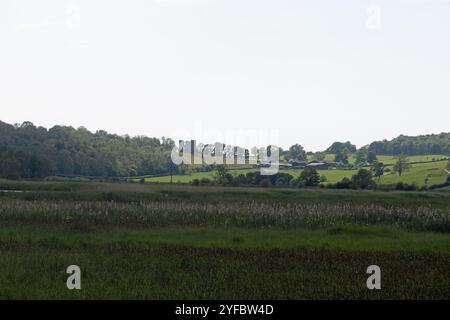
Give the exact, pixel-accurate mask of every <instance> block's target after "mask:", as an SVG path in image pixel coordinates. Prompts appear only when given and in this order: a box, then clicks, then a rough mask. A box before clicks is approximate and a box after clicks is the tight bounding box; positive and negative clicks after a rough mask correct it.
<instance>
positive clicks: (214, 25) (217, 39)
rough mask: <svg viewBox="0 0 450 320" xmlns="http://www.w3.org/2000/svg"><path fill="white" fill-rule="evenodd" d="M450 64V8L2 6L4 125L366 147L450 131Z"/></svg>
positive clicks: (244, 0)
mask: <svg viewBox="0 0 450 320" xmlns="http://www.w3.org/2000/svg"><path fill="white" fill-rule="evenodd" d="M449 57H450V1H447V0H386V1H381V0H373V1H365V0H353V1H351V0H341V1H338V0H336V1H323V0H309V1H301V0H296V1H294V0H290V1H288V0H276V1H275V0H272V1H266V0H128V1H125V0H122V1H118V0H86V1H83V0H79V1H63V0H2V1H1V2H0V111H1V113H0V120H2V121H5V122H9V123H16V122H23V121H25V120H29V121H32V122H34V123H35V124H36V125H42V126H45V127H51V126H53V125H55V124H64V125H72V126H74V127H79V126H85V127H87V128H88V129H90V130H93V131H95V130H98V129H105V130H107V131H110V132H113V133H118V134H125V133H128V134H130V135H147V136H155V137H161V136H169V137H171V136H174V135H175V136H176V135H177V132H180V131H181V132H183V131H187V132H194V131H195V130H198V128H199V127H200V126H201V127H202V128H203V129H202V130H203V131H208V130H209V131H211V130H216V131H218V132H222V133H223V134H224V135H225V134H227V133H228V132H230V131H232V132H239V130H262V131H265V132H268V131H274V130H275V131H277V132H278V133H279V145H280V146H282V147H285V146H288V145H291V144H294V143H297V142H298V143H301V144H302V145H303V146H304V147H305V148H306V149H307V150H320V149H324V148H326V147H327V146H328V145H330V144H331V143H332V142H333V141H347V140H351V141H352V142H353V143H355V144H357V145H358V146H362V145H364V144H367V143H370V142H372V141H373V140H379V139H383V138H387V139H391V138H394V137H395V136H397V135H399V134H407V135H417V134H426V133H440V132H443V131H445V132H448V131H450V126H449V118H450V111H449V110H450V62H449V61H450V58H449ZM203 134H205V133H203ZM175 138H178V137H175ZM184 138H189V137H184ZM227 142H228V141H227Z"/></svg>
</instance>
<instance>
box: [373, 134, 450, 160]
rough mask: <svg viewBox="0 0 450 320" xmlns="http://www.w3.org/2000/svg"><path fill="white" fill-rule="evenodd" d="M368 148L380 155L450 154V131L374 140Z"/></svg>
mask: <svg viewBox="0 0 450 320" xmlns="http://www.w3.org/2000/svg"><path fill="white" fill-rule="evenodd" d="M368 149H369V150H370V151H373V152H374V153H375V154H378V155H380V154H382V155H420V154H450V133H441V134H429V135H422V136H415V137H409V136H404V135H401V136H399V137H397V138H395V139H393V140H391V141H387V140H383V141H375V142H372V143H371V144H370V145H369V147H368Z"/></svg>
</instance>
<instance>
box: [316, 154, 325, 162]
mask: <svg viewBox="0 0 450 320" xmlns="http://www.w3.org/2000/svg"><path fill="white" fill-rule="evenodd" d="M326 155H327V154H326V153H325V152H316V153H314V159H315V160H317V161H324V160H325V157H326Z"/></svg>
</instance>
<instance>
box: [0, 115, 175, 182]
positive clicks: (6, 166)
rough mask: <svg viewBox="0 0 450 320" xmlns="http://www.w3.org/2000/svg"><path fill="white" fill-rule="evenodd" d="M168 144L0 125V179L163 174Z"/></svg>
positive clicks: (78, 131) (62, 129) (166, 141)
mask: <svg viewBox="0 0 450 320" xmlns="http://www.w3.org/2000/svg"><path fill="white" fill-rule="evenodd" d="M173 144H174V142H173V141H172V140H170V139H164V138H163V139H161V140H160V139H157V138H148V137H133V138H131V137H129V136H118V135H115V134H108V133H107V132H105V131H97V132H95V133H92V132H90V131H88V130H87V129H85V128H78V129H74V128H73V127H64V126H55V127H53V128H51V129H46V128H43V127H36V126H35V125H34V124H33V123H31V122H24V123H23V124H21V125H10V124H7V123H4V122H1V121H0V177H2V178H9V179H20V178H43V177H47V176H51V175H67V176H70V175H76V176H95V177H118V176H121V177H123V176H138V175H151V174H164V173H168V172H169V170H175V171H176V170H177V168H172V166H171V159H170V152H171V150H172V147H173Z"/></svg>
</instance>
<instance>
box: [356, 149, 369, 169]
mask: <svg viewBox="0 0 450 320" xmlns="http://www.w3.org/2000/svg"><path fill="white" fill-rule="evenodd" d="M367 160H368V157H367V152H366V150H364V149H359V150H358V151H357V152H356V164H357V165H364V164H365V163H366V162H367Z"/></svg>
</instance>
